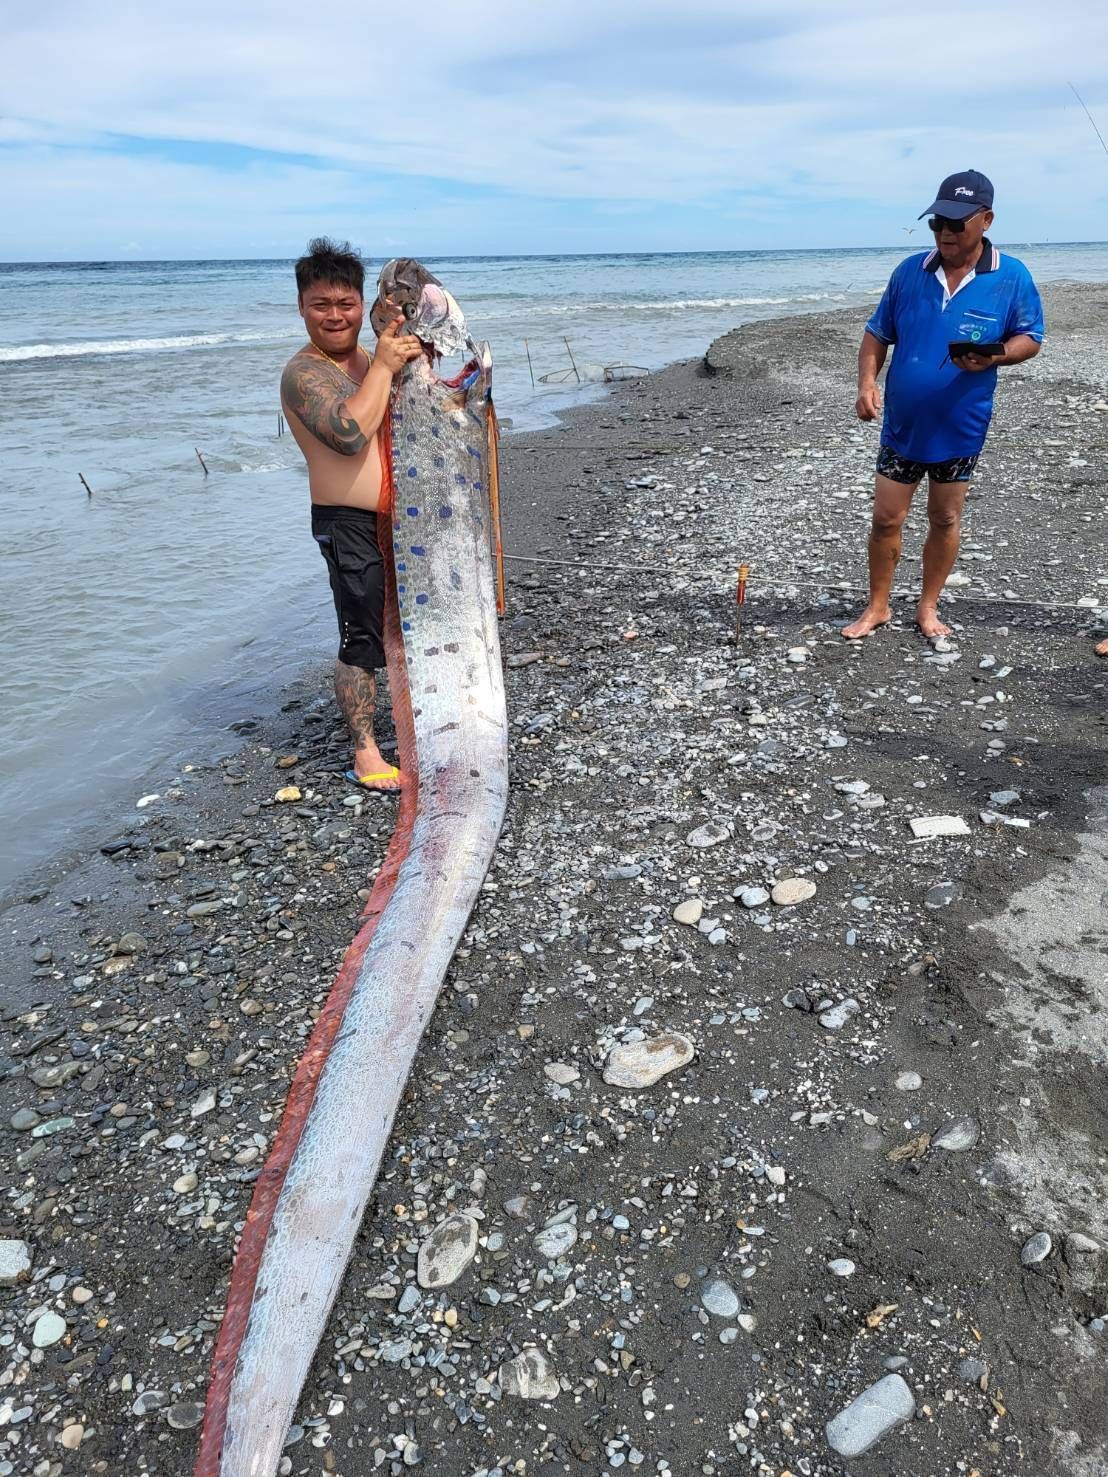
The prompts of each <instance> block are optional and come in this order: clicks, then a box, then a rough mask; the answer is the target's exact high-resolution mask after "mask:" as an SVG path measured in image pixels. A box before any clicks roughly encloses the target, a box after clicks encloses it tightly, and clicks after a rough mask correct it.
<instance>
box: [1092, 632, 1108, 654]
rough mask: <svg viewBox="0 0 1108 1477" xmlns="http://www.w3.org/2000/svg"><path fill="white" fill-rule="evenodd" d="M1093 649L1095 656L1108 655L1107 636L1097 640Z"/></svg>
mask: <svg viewBox="0 0 1108 1477" xmlns="http://www.w3.org/2000/svg"><path fill="white" fill-rule="evenodd" d="M1095 650H1096V654H1097V656H1108V636H1106V637H1105V638H1104V640H1103V641H1098V642H1097V644H1096V648H1095Z"/></svg>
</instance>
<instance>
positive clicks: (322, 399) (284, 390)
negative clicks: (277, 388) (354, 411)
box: [281, 354, 370, 456]
mask: <svg viewBox="0 0 1108 1477" xmlns="http://www.w3.org/2000/svg"><path fill="white" fill-rule="evenodd" d="M281 398H282V400H284V402H285V404H286V405H287V406H288V408H289V410H291V411H292V412H293V413H294V414H295V415H296V416H297V417H298V418H299V419H300V420H301V421H303V423H304V424H305V425H306V426H307V428H308V430H309V431H311V433H312V435H313V436H315V437H317V438H318V439H319V440H320V441H322V442H323V444H324V446H329V447H330V448H331V450H332V451H337V452H338V453H339V455H340V456H356V455H357V454H358V452H359V451H361V450H362V449H363V448H364V447H365V446H367V445H368V444H369V439H370V438H369V437H368V436H367V435H366V434H365V433H364V431H363V430H362V428H361V426H359V425H358V422H357V421H356V420H355V419H354V418H353V416H352V415H350V413H349V410H348V408H347V404H346V397H345V396H344V394H343V383H342V378H341V376H340V375H339V373H338V371H337V370H335V369H333V368H332V367H331V365H329V364H325V363H323V362H321V361H319V360H315V359H311V358H309V357H308V356H307V355H299V354H298V355H296V356H295V357H294V358H293V359H291V360H290V361H289V363H288V364H287V365H286V366H285V372H284V374H283V375H282V376H281Z"/></svg>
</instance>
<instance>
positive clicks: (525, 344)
mask: <svg viewBox="0 0 1108 1477" xmlns="http://www.w3.org/2000/svg"><path fill="white" fill-rule="evenodd" d="M523 352H524V353H525V354H526V355H527V368H528V369H529V370H530V371H531V388H532V390H533V389H534V388H535V370H534V366H533V365H532V363H531V349H530V347H529V345H528V343H527V340H526V339H524V340H523Z"/></svg>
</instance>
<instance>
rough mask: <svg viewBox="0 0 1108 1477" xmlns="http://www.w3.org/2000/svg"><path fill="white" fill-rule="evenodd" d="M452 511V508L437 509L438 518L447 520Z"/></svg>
mask: <svg viewBox="0 0 1108 1477" xmlns="http://www.w3.org/2000/svg"><path fill="white" fill-rule="evenodd" d="M453 511H454V509H453V508H440V509H439V517H440V518H449V517H450V515H451V514H452V513H453Z"/></svg>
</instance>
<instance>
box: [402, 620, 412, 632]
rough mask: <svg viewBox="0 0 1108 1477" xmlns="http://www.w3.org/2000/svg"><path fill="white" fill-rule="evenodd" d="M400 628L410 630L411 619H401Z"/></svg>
mask: <svg viewBox="0 0 1108 1477" xmlns="http://www.w3.org/2000/svg"><path fill="white" fill-rule="evenodd" d="M400 629H401V630H402V631H410V630H411V629H412V623H411V621H401V622H400Z"/></svg>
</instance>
